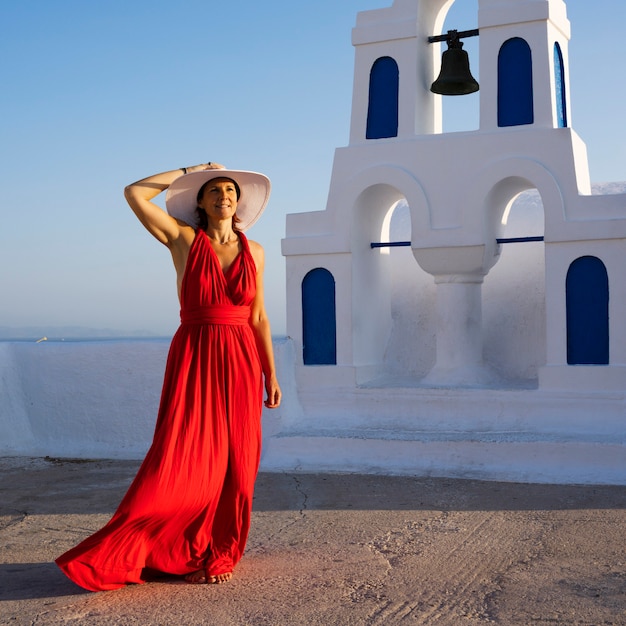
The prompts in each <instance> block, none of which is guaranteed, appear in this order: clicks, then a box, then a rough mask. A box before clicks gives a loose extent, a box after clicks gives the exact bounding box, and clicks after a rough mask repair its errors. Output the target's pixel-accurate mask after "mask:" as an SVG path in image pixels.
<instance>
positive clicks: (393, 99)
mask: <svg viewBox="0 0 626 626" xmlns="http://www.w3.org/2000/svg"><path fill="white" fill-rule="evenodd" d="M399 89H400V72H399V70H398V64H397V63H396V62H395V60H394V59H392V58H391V57H381V58H380V59H377V60H376V61H375V62H374V65H373V66H372V69H371V71H370V87H369V104H368V109H367V130H366V133H365V138H366V139H383V138H385V137H397V136H398V96H399Z"/></svg>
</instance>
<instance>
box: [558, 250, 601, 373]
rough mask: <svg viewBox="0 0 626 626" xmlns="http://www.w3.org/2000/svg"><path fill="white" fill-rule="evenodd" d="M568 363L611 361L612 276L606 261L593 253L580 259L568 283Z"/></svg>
mask: <svg viewBox="0 0 626 626" xmlns="http://www.w3.org/2000/svg"><path fill="white" fill-rule="evenodd" d="M565 299H566V307H567V316H566V317H567V363H568V364H569V365H585V364H586V365H608V363H609V278H608V275H607V271H606V267H605V266H604V263H602V261H601V260H600V259H598V258H596V257H593V256H583V257H580V258H579V259H576V260H575V261H574V262H573V263H572V264H571V265H570V267H569V270H568V272H567V278H566V283H565Z"/></svg>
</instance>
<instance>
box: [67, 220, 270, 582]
mask: <svg viewBox="0 0 626 626" xmlns="http://www.w3.org/2000/svg"><path fill="white" fill-rule="evenodd" d="M239 237H240V240H241V244H242V251H241V252H240V254H239V255H238V256H237V257H236V259H235V261H234V262H233V263H232V265H231V266H230V267H229V268H228V269H227V270H226V271H225V272H224V271H222V268H221V266H220V263H219V260H218V258H217V255H216V254H215V252H214V250H213V248H212V247H211V244H210V242H209V240H208V237H207V236H206V234H205V233H204V232H203V231H201V230H199V231H197V233H196V236H195V239H194V241H193V244H192V246H191V250H190V252H189V258H188V261H187V266H186V268H185V274H184V277H183V282H182V290H181V325H180V327H179V328H178V330H177V332H176V334H175V335H174V338H173V339H172V344H171V347H170V351H169V355H168V359H167V367H166V371H165V379H164V383H163V391H162V395H161V403H160V407H159V414H158V418H157V422H156V428H155V433H154V439H153V442H152V445H151V447H150V450H149V451H148V454H147V456H146V458H145V460H144V462H143V463H142V465H141V467H140V469H139V472H138V474H137V476H136V477H135V479H134V481H133V483H132V484H131V486H130V488H129V490H128V492H127V493H126V495H125V496H124V499H123V500H122V502H121V503H120V505H119V508H118V509H117V511H116V512H115V514H114V515H113V517H112V519H111V520H110V521H109V522H108V523H107V525H106V526H104V528H102V529H101V530H99V531H98V532H96V533H95V534H93V535H91V536H90V537H88V538H87V539H85V540H84V541H83V542H82V543H80V544H79V545H78V546H76V547H75V548H73V549H71V550H69V551H68V552H66V553H65V554H63V555H61V556H60V557H59V558H58V559H57V560H56V563H57V565H58V566H59V567H60V568H61V569H62V570H63V571H64V572H65V574H66V575H67V576H68V577H69V578H71V579H72V580H73V581H74V582H75V583H77V584H78V585H80V586H81V587H84V588H85V589H89V590H91V591H100V590H105V589H116V588H118V587H123V586H124V585H127V584H129V583H141V582H145V581H146V580H150V578H151V577H152V576H151V575H152V574H154V572H166V573H169V574H180V575H182V574H188V573H190V572H194V571H196V570H199V569H203V568H206V571H207V572H208V573H209V575H218V574H223V573H226V572H231V571H232V570H233V567H234V566H235V565H236V564H237V562H238V561H239V559H240V558H241V556H242V554H243V550H244V546H245V543H246V540H247V536H248V529H249V527H250V514H251V508H252V496H253V491H254V483H255V480H256V475H257V471H258V467H259V459H260V450H261V411H262V400H263V383H262V371H261V364H260V360H259V356H258V352H257V348H256V343H255V339H254V335H253V332H252V329H251V327H250V325H249V315H250V305H251V303H252V300H253V298H254V295H255V292H256V267H255V264H254V260H253V258H252V255H251V254H250V249H249V247H248V242H247V239H246V237H245V235H243V234H242V233H240V234H239Z"/></svg>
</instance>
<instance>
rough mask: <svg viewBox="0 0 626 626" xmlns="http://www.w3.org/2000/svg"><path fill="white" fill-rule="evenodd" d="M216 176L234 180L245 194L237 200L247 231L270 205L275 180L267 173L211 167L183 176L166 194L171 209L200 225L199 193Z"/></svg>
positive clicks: (240, 227)
mask: <svg viewBox="0 0 626 626" xmlns="http://www.w3.org/2000/svg"><path fill="white" fill-rule="evenodd" d="M214 178H230V179H231V180H234V181H235V182H236V183H237V185H239V189H240V190H241V196H240V197H239V200H238V201H237V217H238V218H239V220H240V221H239V222H238V223H237V228H238V230H246V229H247V228H250V226H252V224H254V223H255V222H256V221H257V220H258V219H259V217H261V213H263V211H264V209H265V207H266V206H267V201H268V200H269V197H270V190H271V183H270V179H269V178H268V177H267V176H265V174H259V173H258V172H247V171H244V170H227V169H210V170H202V171H200V172H190V173H189V174H184V175H183V176H179V177H178V178H177V179H176V180H175V181H174V182H173V183H172V184H171V185H170V186H169V188H168V190H167V193H166V195H165V206H166V208H167V212H168V213H169V214H170V215H171V216H172V217H175V218H176V219H179V220H182V221H183V222H185V223H187V224H189V225H190V226H193V227H194V228H196V227H197V226H198V215H197V213H196V208H197V206H198V203H197V196H198V191H200V187H202V185H204V183H206V182H208V181H210V180H213V179H214Z"/></svg>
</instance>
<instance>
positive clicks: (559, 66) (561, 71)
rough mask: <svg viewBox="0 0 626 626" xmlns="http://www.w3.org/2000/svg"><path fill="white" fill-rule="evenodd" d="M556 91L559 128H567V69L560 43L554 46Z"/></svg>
mask: <svg viewBox="0 0 626 626" xmlns="http://www.w3.org/2000/svg"><path fill="white" fill-rule="evenodd" d="M554 89H555V100H556V119H557V125H558V127H559V128H566V127H567V104H566V102H567V101H566V92H565V67H564V65H563V53H562V52H561V46H559V44H558V42H555V44H554Z"/></svg>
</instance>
